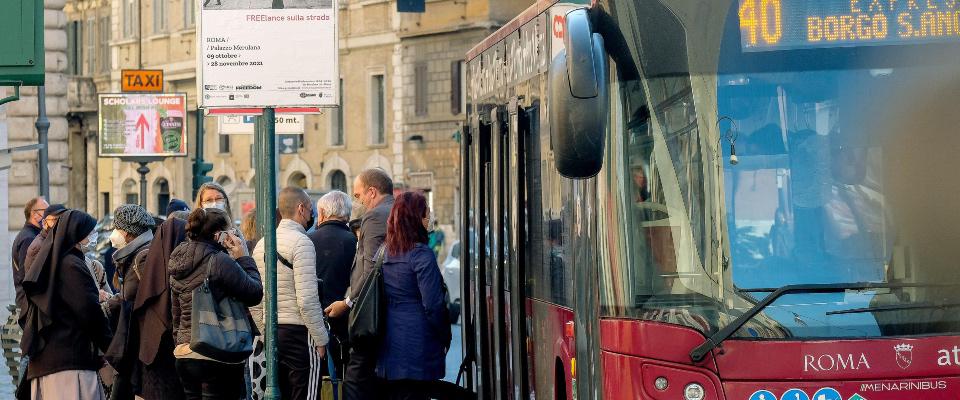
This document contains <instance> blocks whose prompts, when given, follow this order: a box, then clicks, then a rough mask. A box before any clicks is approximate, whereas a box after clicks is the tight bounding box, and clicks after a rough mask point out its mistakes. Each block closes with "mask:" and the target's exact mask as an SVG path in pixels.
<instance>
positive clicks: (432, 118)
mask: <svg viewBox="0 0 960 400" xmlns="http://www.w3.org/2000/svg"><path fill="white" fill-rule="evenodd" d="M490 33H491V30H490V29H484V28H476V29H469V30H459V31H454V32H449V33H444V34H437V35H425V36H418V37H408V38H404V39H403V49H404V53H403V62H402V65H403V81H404V85H405V88H404V89H405V90H404V96H403V99H402V103H403V106H402V108H403V110H404V113H403V118H404V120H403V122H404V124H403V125H404V128H403V132H404V135H405V136H406V138H407V140H406V141H405V144H404V154H405V157H404V158H405V160H404V161H405V170H406V173H407V175H408V177H411V178H413V177H418V178H419V179H410V184H411V186H412V187H414V188H416V189H429V190H430V191H431V192H432V195H433V207H434V212H435V213H436V218H437V221H438V222H439V223H440V224H441V225H446V226H450V227H453V226H457V221H456V218H457V216H458V215H459V214H458V211H457V207H459V204H457V199H458V198H459V197H458V194H457V192H458V190H459V186H460V183H459V180H460V143H459V142H458V141H457V138H458V137H459V135H457V133H458V132H460V131H461V130H462V128H463V124H464V118H465V116H466V114H465V111H466V110H465V108H464V107H463V106H461V109H460V113H459V114H454V113H453V110H452V109H451V98H450V97H451V90H452V88H453V86H454V85H455V84H456V83H455V82H454V81H453V80H452V74H451V69H452V68H453V64H454V63H456V62H458V61H461V60H463V59H464V58H465V57H466V53H467V51H468V50H469V49H470V48H471V47H473V46H474V45H476V44H477V43H479V42H480V41H481V40H483V38H484V37H486V36H487V35H489V34H490ZM418 65H421V66H423V65H425V66H426V67H427V73H426V77H427V81H428V82H427V84H426V85H425V87H426V88H427V95H426V100H427V113H426V115H417V113H416V85H417V82H416V68H417V66H418ZM466 78H467V76H466V70H465V68H464V69H463V70H462V71H461V79H466ZM461 87H463V86H461ZM414 136H419V137H421V138H422V141H419V140H417V141H411V140H409V139H410V138H411V137H414ZM447 232H450V230H449V229H448V230H447Z"/></svg>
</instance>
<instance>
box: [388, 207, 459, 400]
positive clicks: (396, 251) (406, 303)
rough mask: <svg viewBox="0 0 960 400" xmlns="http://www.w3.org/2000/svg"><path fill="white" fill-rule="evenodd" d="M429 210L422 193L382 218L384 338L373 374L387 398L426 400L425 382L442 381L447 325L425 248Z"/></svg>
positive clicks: (439, 282)
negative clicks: (383, 386) (384, 232)
mask: <svg viewBox="0 0 960 400" xmlns="http://www.w3.org/2000/svg"><path fill="white" fill-rule="evenodd" d="M429 223H430V209H429V208H428V207H427V200H426V198H424V197H423V195H422V194H420V193H416V192H405V193H402V194H400V195H399V196H397V198H396V202H395V203H394V205H393V209H392V210H391V211H390V217H389V218H388V219H387V238H386V241H385V242H384V246H385V252H384V262H383V282H384V290H385V294H386V299H387V301H386V303H387V317H386V335H385V336H384V343H383V347H382V350H381V353H380V358H379V360H378V362H377V374H378V375H379V376H380V377H381V378H383V379H385V380H387V381H388V382H389V383H390V390H389V393H390V395H389V397H390V398H391V399H397V400H399V399H403V400H407V399H426V398H427V393H426V390H425V389H426V387H428V386H429V385H424V383H426V382H428V381H436V380H439V379H443V376H444V373H445V366H444V361H445V358H446V356H445V354H446V350H447V349H448V348H449V347H450V321H449V314H448V312H447V308H446V302H445V300H444V292H443V290H444V289H443V277H442V276H441V275H440V268H439V267H438V266H437V259H436V257H435V256H434V254H433V250H431V249H430V248H429V247H427V228H428V226H429Z"/></svg>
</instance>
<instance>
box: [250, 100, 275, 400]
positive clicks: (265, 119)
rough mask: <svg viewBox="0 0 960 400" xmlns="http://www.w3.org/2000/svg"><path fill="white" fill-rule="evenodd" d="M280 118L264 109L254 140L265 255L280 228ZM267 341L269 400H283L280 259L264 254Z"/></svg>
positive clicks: (270, 249) (258, 214)
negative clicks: (279, 366) (280, 382)
mask: <svg viewBox="0 0 960 400" xmlns="http://www.w3.org/2000/svg"><path fill="white" fill-rule="evenodd" d="M275 133H276V118H275V112H274V109H273V107H267V108H264V109H263V115H262V116H261V117H260V118H259V120H258V123H257V129H256V134H255V135H254V140H253V141H254V143H255V149H256V152H255V153H256V157H255V158H256V159H257V163H256V173H257V221H259V223H260V231H261V232H263V241H264V252H263V254H276V251H277V250H276V249H277V230H276V228H275V226H276V222H277V221H276V214H275V211H274V210H276V208H277V196H276V194H277V174H276V173H275V172H274V171H275V170H276V163H277V159H276V151H275V150H276V134H275ZM263 261H264V263H265V264H266V266H265V268H264V274H265V276H264V277H263V279H264V281H263V282H264V285H263V287H264V311H263V314H264V317H265V318H264V319H265V323H264V333H263V337H264V344H265V347H266V369H267V387H266V390H265V391H264V395H265V397H266V399H268V400H279V399H280V388H279V387H278V385H277V382H278V379H277V258H276V257H264V258H263Z"/></svg>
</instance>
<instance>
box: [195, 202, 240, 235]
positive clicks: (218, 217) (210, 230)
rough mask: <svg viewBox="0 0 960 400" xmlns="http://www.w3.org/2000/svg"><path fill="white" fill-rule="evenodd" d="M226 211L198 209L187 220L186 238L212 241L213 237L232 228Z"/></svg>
mask: <svg viewBox="0 0 960 400" xmlns="http://www.w3.org/2000/svg"><path fill="white" fill-rule="evenodd" d="M232 226H233V224H232V223H231V222H230V217H229V216H228V215H227V212H226V211H223V210H220V209H216V208H198V209H196V210H193V212H191V213H190V217H188V218H187V237H188V238H190V239H191V240H202V239H206V240H213V239H214V238H213V235H214V234H215V233H217V232H219V231H222V230H225V229H227V228H230V227H232Z"/></svg>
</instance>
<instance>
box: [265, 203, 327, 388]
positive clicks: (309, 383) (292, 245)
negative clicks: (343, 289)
mask: <svg viewBox="0 0 960 400" xmlns="http://www.w3.org/2000/svg"><path fill="white" fill-rule="evenodd" d="M277 208H278V209H279V211H280V216H281V220H280V224H279V225H278V226H277V252H276V254H264V251H265V249H264V240H263V239H261V240H260V242H259V243H257V247H256V248H254V250H253V259H254V260H256V262H257V268H258V269H259V270H260V274H261V275H262V276H266V263H265V261H264V260H265V259H266V257H276V258H277V324H278V325H277V349H278V353H279V357H278V358H277V364H278V367H279V370H280V373H279V376H280V393H281V395H282V398H284V399H292V400H301V399H304V400H305V399H311V400H313V399H317V398H319V390H320V378H321V371H322V368H321V365H322V364H323V363H322V362H321V360H322V359H323V358H324V357H325V356H326V347H325V346H326V344H327V341H328V335H327V329H326V326H325V325H324V321H323V306H322V305H320V291H319V285H318V283H317V253H316V250H315V249H314V247H313V241H311V240H310V238H309V237H308V236H307V229H309V228H310V226H311V225H312V224H313V204H312V202H311V201H310V197H309V196H307V193H306V192H304V191H303V189H300V188H295V187H288V188H286V189H283V190H281V191H280V197H279V199H278V201H277Z"/></svg>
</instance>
